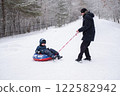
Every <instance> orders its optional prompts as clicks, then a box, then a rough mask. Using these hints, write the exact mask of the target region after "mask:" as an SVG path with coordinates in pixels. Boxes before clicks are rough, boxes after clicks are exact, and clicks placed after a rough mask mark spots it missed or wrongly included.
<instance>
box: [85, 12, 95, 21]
mask: <svg viewBox="0 0 120 96" xmlns="http://www.w3.org/2000/svg"><path fill="white" fill-rule="evenodd" d="M83 18H85V19H90V20H91V19H93V18H94V14H93V13H91V12H87V13H86V14H85V15H84V16H83Z"/></svg>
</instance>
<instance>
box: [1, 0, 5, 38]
mask: <svg viewBox="0 0 120 96" xmlns="http://www.w3.org/2000/svg"><path fill="white" fill-rule="evenodd" d="M1 7H2V23H3V24H2V29H3V32H2V34H1V36H2V37H3V36H6V32H5V26H6V24H5V6H4V0H1Z"/></svg>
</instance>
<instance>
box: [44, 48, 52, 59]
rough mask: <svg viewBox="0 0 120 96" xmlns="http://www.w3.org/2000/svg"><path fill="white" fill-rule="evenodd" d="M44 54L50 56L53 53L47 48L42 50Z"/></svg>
mask: <svg viewBox="0 0 120 96" xmlns="http://www.w3.org/2000/svg"><path fill="white" fill-rule="evenodd" d="M44 54H46V55H48V56H50V57H52V56H54V54H53V53H52V52H51V51H50V50H48V49H45V50H44Z"/></svg>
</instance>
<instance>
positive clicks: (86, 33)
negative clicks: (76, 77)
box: [76, 8, 95, 62]
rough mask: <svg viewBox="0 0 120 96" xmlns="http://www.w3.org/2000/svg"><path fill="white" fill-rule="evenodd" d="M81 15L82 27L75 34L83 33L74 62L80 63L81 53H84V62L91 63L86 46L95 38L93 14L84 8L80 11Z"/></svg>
mask: <svg viewBox="0 0 120 96" xmlns="http://www.w3.org/2000/svg"><path fill="white" fill-rule="evenodd" d="M81 15H82V16H83V25H82V27H81V28H79V29H78V30H77V32H78V33H79V32H83V37H82V40H83V42H82V44H81V46H80V53H79V55H78V58H77V59H76V61H78V62H81V61H82V56H83V53H85V56H86V58H85V59H84V60H88V61H91V56H90V53H89V48H88V46H89V45H90V43H91V41H94V37H95V27H94V20H93V17H94V14H93V13H91V12H89V11H88V10H87V9H86V8H83V9H81Z"/></svg>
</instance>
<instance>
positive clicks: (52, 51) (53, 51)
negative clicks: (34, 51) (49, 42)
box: [49, 48, 59, 55]
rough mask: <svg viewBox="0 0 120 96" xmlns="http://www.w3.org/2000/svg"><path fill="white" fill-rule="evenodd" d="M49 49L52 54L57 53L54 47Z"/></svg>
mask: <svg viewBox="0 0 120 96" xmlns="http://www.w3.org/2000/svg"><path fill="white" fill-rule="evenodd" d="M49 51H51V53H53V54H54V55H59V53H58V52H57V51H56V50H54V49H52V48H51V49H49Z"/></svg>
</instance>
